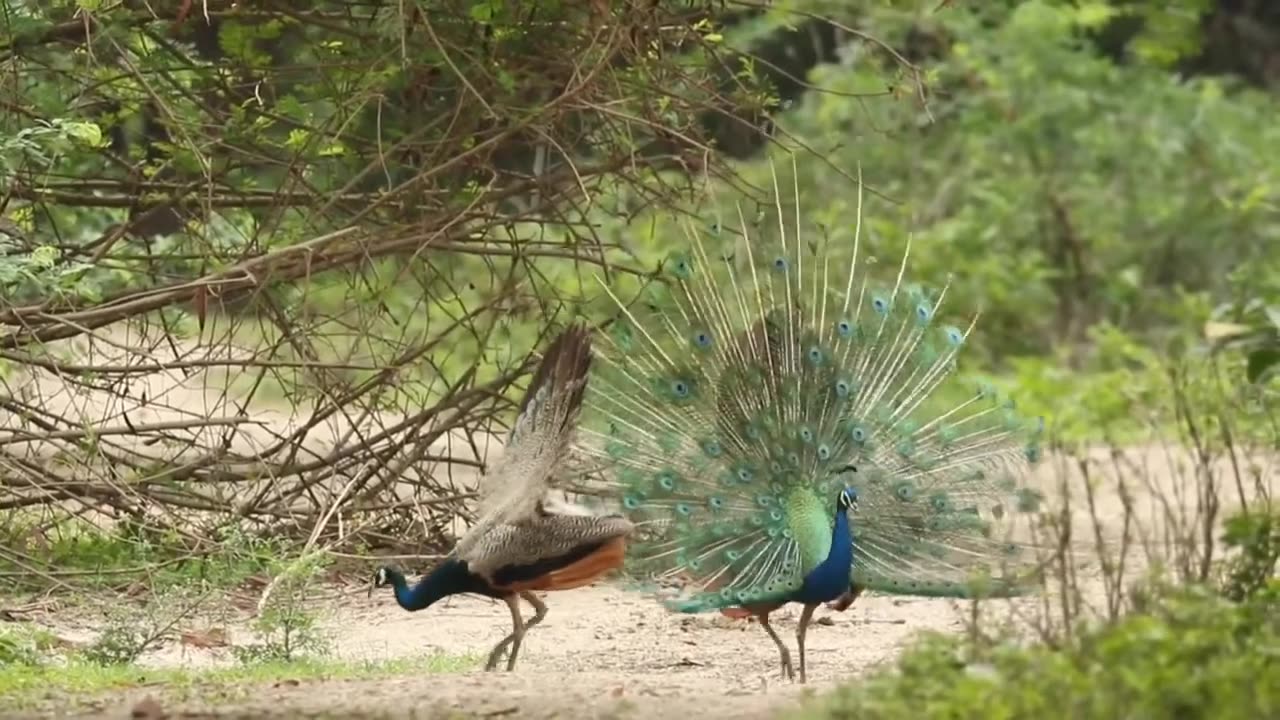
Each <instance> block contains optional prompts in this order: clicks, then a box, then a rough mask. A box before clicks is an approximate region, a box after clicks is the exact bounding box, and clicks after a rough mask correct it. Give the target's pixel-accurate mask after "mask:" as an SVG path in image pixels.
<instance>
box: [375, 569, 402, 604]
mask: <svg viewBox="0 0 1280 720" xmlns="http://www.w3.org/2000/svg"><path fill="white" fill-rule="evenodd" d="M403 584H404V575H403V574H402V573H401V572H400V571H399V570H396V569H395V568H393V567H391V566H389V565H383V566H382V567H380V568H378V571H377V572H375V573H374V574H373V582H372V583H370V585H369V595H370V596H371V597H372V596H373V589H374V588H380V587H385V586H387V585H393V586H394V585H403Z"/></svg>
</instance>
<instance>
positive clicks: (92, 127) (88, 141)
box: [62, 121, 104, 148]
mask: <svg viewBox="0 0 1280 720" xmlns="http://www.w3.org/2000/svg"><path fill="white" fill-rule="evenodd" d="M62 128H63V130H64V131H66V133H67V137H69V138H72V139H73V140H77V141H79V142H81V143H83V144H85V145H88V146H89V147H94V148H96V147H102V146H103V145H104V143H103V139H102V128H100V127H98V124H97V123H91V122H78V121H69V122H64V123H63V124H62Z"/></svg>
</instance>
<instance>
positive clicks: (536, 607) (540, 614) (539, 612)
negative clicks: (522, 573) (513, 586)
mask: <svg viewBox="0 0 1280 720" xmlns="http://www.w3.org/2000/svg"><path fill="white" fill-rule="evenodd" d="M520 597H522V598H524V601H525V602H527V603H529V604H530V605H532V606H533V617H532V618H530V619H529V622H527V623H525V625H524V629H525V630H528V629H529V628H531V627H533V626H534V625H537V624H538V623H540V622H542V618H544V617H546V616H547V605H546V603H544V602H542V601H541V600H539V599H538V596H537V595H534V594H533V593H531V592H529V591H528V590H525V591H523V592H521V593H520Z"/></svg>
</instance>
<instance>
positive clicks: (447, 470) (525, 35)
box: [0, 0, 777, 567]
mask: <svg viewBox="0 0 1280 720" xmlns="http://www.w3.org/2000/svg"><path fill="white" fill-rule="evenodd" d="M718 6H719V4H718V3H705V4H704V5H699V4H696V3H694V4H690V3H685V2H647V1H646V2H640V1H636V2H592V3H554V2H542V1H541V0H521V1H519V2H514V1H512V2H504V1H500V0H445V1H443V2H433V3H398V4H397V3H389V4H382V3H359V2H319V3H302V4H296V3H249V4H246V3H233V2H224V1H218V0H210V1H209V2H204V3H192V2H191V1H190V0H161V1H160V2H156V1H154V0H152V1H151V2H133V1H132V0H125V1H124V2H121V3H114V4H110V5H109V6H108V5H103V6H101V9H99V10H96V11H91V10H89V9H87V8H89V7H90V6H89V5H88V4H85V3H81V4H79V7H78V8H77V7H76V5H69V4H57V5H56V6H55V5H46V4H44V3H36V2H25V3H23V2H10V3H6V4H5V17H4V18H3V22H4V23H5V24H6V26H7V35H8V37H9V41H8V43H7V45H6V46H3V47H0V63H3V65H4V73H3V80H0V83H2V89H0V93H2V96H0V109H2V111H3V118H2V119H0V124H2V125H0V138H3V139H0V173H2V175H0V177H2V178H3V180H2V181H0V183H2V184H0V190H2V192H3V195H2V200H0V206H2V210H3V217H4V225H3V228H0V229H2V230H3V232H0V293H2V295H0V328H2V329H0V532H3V533H4V537H3V538H2V539H0V549H2V550H3V551H4V552H5V553H7V554H8V557H5V558H0V559H3V560H7V561H11V562H12V563H14V564H16V565H18V566H20V567H28V566H32V565H36V566H38V565H39V558H38V557H36V553H35V551H34V550H33V548H34V547H36V545H38V544H39V543H40V542H41V540H40V539H41V537H42V533H46V532H48V531H49V529H50V528H53V527H55V526H58V525H59V523H61V522H62V521H64V520H65V519H66V518H68V517H72V516H74V517H79V518H89V519H92V520H95V521H106V522H108V523H110V522H119V521H126V520H127V521H128V522H129V523H132V524H133V525H136V526H138V527H142V528H145V529H146V530H147V531H148V532H163V533H165V536H166V537H170V538H174V537H176V538H178V539H180V540H182V541H183V542H184V543H185V544H186V545H187V546H188V547H189V548H190V549H192V550H194V551H199V550H200V549H201V548H205V547H208V546H210V545H211V544H212V543H213V541H214V539H216V538H217V537H220V535H219V533H220V532H221V531H222V530H224V529H226V528H227V527H229V526H235V527H236V528H238V529H240V530H242V531H248V532H252V533H258V534H263V535H272V536H290V537H295V538H298V539H303V538H309V539H310V540H311V541H312V542H320V543H324V544H326V545H329V546H331V547H337V546H340V545H350V544H351V543H352V542H355V541H358V542H359V543H360V544H361V545H362V546H364V547H368V546H373V545H381V546H388V545H392V546H394V545H401V546H406V545H407V546H408V547H409V548H412V549H415V550H419V551H420V550H422V549H426V548H436V547H439V546H441V545H445V544H447V543H448V536H449V535H450V534H451V531H450V527H449V523H450V519H451V518H453V517H454V515H455V514H456V513H458V512H463V513H465V510H466V507H465V500H466V499H467V493H468V492H469V488H470V485H469V478H466V477H457V476H456V473H458V472H460V471H467V470H470V471H474V469H475V468H476V467H479V466H480V465H481V464H482V462H483V459H484V457H485V453H486V451H487V447H488V445H489V444H490V437H489V435H488V434H487V432H482V430H485V429H491V430H493V431H494V432H495V433H496V432H500V431H501V430H502V425H501V423H500V422H498V419H500V418H501V417H503V415H504V413H506V414H508V415H509V410H510V407H509V406H510V404H511V403H510V400H509V398H508V397H506V395H505V393H506V390H507V386H508V385H509V384H510V383H511V382H512V380H513V379H515V378H517V377H518V376H519V375H521V374H522V373H523V372H525V371H526V370H527V367H528V365H529V364H530V361H529V353H530V351H531V350H532V349H533V348H535V347H536V346H538V345H540V344H541V338H543V337H544V336H545V334H546V332H547V329H548V327H549V326H552V325H554V324H555V322H556V318H557V316H558V315H559V314H560V312H562V310H564V309H565V308H567V307H569V306H571V305H572V306H575V307H574V308H573V309H574V310H577V311H581V310H583V309H584V306H583V305H582V303H583V302H585V300H584V298H585V297H587V293H585V292H583V291H584V290H586V289H589V287H590V286H589V285H588V283H594V282H595V280H594V279H593V278H594V276H596V275H597V274H599V275H601V276H603V277H614V276H615V275H616V273H619V272H630V273H633V274H639V273H640V271H639V270H638V269H636V268H637V267H639V265H638V264H636V263H632V262H629V261H627V262H624V263H622V264H621V265H619V264H615V263H614V262H613V261H612V260H611V258H623V259H625V258H627V257H632V258H634V257H635V255H634V250H635V248H633V247H632V248H623V247H621V245H620V243H619V242H618V239H617V238H605V237H601V236H599V235H598V234H597V233H596V232H595V231H594V230H593V227H594V225H593V224H592V223H591V222H589V219H590V218H591V217H595V218H596V219H599V218H600V217H603V216H608V215H613V216H615V217H619V216H620V217H630V216H632V215H634V213H636V212H638V211H639V210H640V209H642V208H643V207H645V206H647V205H649V204H651V203H654V202H661V203H668V202H670V201H672V200H673V199H675V198H677V197H679V196H681V194H682V193H683V192H684V191H685V190H686V189H687V184H685V185H672V184H671V183H672V182H678V181H677V180H672V178H673V177H674V178H685V177H695V178H696V177H699V176H706V175H709V174H717V173H718V172H719V171H718V170H717V169H716V163H715V161H714V153H713V147H714V145H715V140H714V138H713V137H712V135H713V134H714V133H724V132H725V129H726V128H731V129H733V131H734V132H735V133H737V135H738V136H739V137H744V136H745V137H757V136H759V135H760V134H761V133H762V131H761V130H759V129H758V124H762V123H760V122H759V119H760V118H764V117H766V116H767V115H768V112H769V110H770V108H771V107H772V106H773V105H775V104H776V103H777V100H776V98H773V97H771V96H770V93H769V92H768V91H767V88H766V87H765V83H762V82H760V81H759V79H758V78H757V77H756V75H755V73H753V72H752V68H751V63H750V62H747V61H746V60H745V59H744V57H743V56H741V55H739V54H737V53H734V52H732V51H730V50H728V49H726V48H725V46H724V42H723V38H721V37H720V36H719V35H718V34H716V33H715V31H714V30H715V27H714V25H713V24H712V23H711V22H710V21H709V19H710V18H712V11H713V10H714V9H715V8H716V7H718ZM757 139H759V138H757ZM666 169H675V170H679V172H676V173H668V174H663V173H662V172H661V171H663V170H666ZM602 195H607V196H608V197H610V198H614V199H618V198H620V200H617V202H616V203H615V204H614V205H613V206H612V207H598V206H593V201H594V200H595V199H596V198H598V197H601V196H602ZM587 309H589V308H587ZM471 474H474V472H471Z"/></svg>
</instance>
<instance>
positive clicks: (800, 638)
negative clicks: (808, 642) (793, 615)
mask: <svg viewBox="0 0 1280 720" xmlns="http://www.w3.org/2000/svg"><path fill="white" fill-rule="evenodd" d="M817 609H818V605H817V603H810V604H807V605H805V606H804V611H803V612H801V613H800V625H799V627H797V628H796V649H798V650H799V651H800V684H801V685H803V684H804V683H805V680H806V678H805V673H804V634H805V632H806V631H807V630H808V629H809V621H810V620H812V619H813V611H814V610H817Z"/></svg>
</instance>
